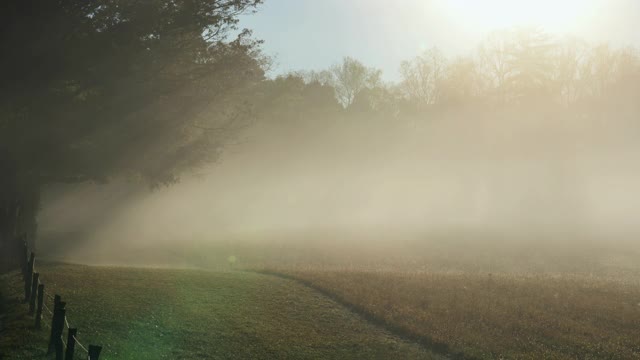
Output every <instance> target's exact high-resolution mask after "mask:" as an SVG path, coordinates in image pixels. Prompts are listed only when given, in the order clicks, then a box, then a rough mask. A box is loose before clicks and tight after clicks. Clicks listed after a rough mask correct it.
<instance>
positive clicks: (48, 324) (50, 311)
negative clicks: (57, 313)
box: [38, 281, 89, 354]
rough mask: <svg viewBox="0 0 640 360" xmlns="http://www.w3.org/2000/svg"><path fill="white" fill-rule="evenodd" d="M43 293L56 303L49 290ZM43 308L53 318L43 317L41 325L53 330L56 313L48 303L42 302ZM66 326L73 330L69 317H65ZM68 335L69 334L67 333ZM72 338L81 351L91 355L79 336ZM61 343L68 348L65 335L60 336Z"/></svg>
mask: <svg viewBox="0 0 640 360" xmlns="http://www.w3.org/2000/svg"><path fill="white" fill-rule="evenodd" d="M38 282H39V283H41V282H40V281H38ZM42 292H43V294H44V296H45V297H47V298H48V299H49V300H51V301H53V302H54V303H55V297H54V295H52V294H51V293H49V292H48V291H47V290H44V289H43V291H42ZM42 307H43V308H44V309H45V310H46V311H47V312H48V313H49V315H51V316H52V317H51V318H50V319H47V318H46V317H45V316H42V317H41V319H40V321H41V322H40V323H41V324H44V325H45V326H46V327H47V328H48V329H51V328H52V326H53V324H52V321H53V315H54V313H53V311H52V310H51V308H49V307H48V306H47V303H46V301H43V302H42ZM47 320H49V321H47ZM64 326H66V328H67V330H68V329H70V328H71V326H70V325H69V321H68V320H67V317H66V316H65V317H64ZM67 334H68V332H67ZM72 337H73V340H75V343H76V345H78V347H79V348H80V349H82V351H84V352H85V353H86V354H89V350H88V349H87V348H86V347H85V346H84V345H82V343H81V342H80V340H79V339H78V337H77V336H75V335H72ZM60 341H62V344H64V347H65V348H66V347H67V342H66V341H65V340H64V334H61V335H60Z"/></svg>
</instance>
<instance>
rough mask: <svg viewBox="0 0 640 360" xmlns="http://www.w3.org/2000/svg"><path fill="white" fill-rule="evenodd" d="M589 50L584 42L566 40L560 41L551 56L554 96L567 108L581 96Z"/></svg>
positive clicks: (574, 39) (571, 39)
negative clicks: (554, 86)
mask: <svg viewBox="0 0 640 360" xmlns="http://www.w3.org/2000/svg"><path fill="white" fill-rule="evenodd" d="M588 55H589V48H588V46H587V44H586V43H585V42H584V41H581V40H579V39H576V38H566V39H564V40H563V41H561V42H560V43H559V44H558V46H557V48H556V52H555V54H554V56H553V63H554V70H553V72H554V75H553V79H554V82H555V84H556V89H555V91H556V96H557V98H558V100H559V102H560V103H561V104H563V105H564V106H569V105H571V104H573V103H575V102H576V101H577V100H578V99H580V97H581V96H582V95H583V92H584V89H583V87H582V86H581V85H582V81H583V79H584V76H585V74H584V70H585V64H586V62H587V60H588Z"/></svg>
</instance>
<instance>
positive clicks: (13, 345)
mask: <svg viewBox="0 0 640 360" xmlns="http://www.w3.org/2000/svg"><path fill="white" fill-rule="evenodd" d="M38 271H39V272H40V273H41V274H42V275H41V276H42V277H41V279H42V281H43V283H45V284H46V287H47V289H48V290H49V291H50V292H55V293H58V294H60V295H62V297H63V300H64V301H67V316H68V319H69V322H70V323H71V326H76V327H78V328H79V332H78V337H79V339H80V341H82V342H83V343H84V344H85V345H86V344H89V343H95V344H100V345H102V346H104V350H103V355H102V356H101V359H154V360H157V359H431V358H438V356H435V355H433V354H432V353H430V352H428V351H427V350H425V349H424V347H422V346H419V345H417V344H415V343H412V342H408V341H405V340H402V339H400V338H398V337H396V336H394V335H392V334H391V333H389V332H388V331H386V330H384V329H382V328H381V327H378V326H375V325H373V324H371V323H369V322H367V321H365V320H363V319H362V318H361V317H359V316H358V315H356V314H354V313H352V312H351V311H349V310H348V309H346V308H345V307H344V306H341V305H339V304H338V303H336V302H335V301H332V300H331V299H329V298H328V297H326V296H324V295H322V294H320V293H319V292H317V291H314V290H313V289H310V288H309V287H305V286H302V285H301V284H300V283H298V282H296V281H292V280H286V279H282V278H278V277H274V276H268V275H261V274H256V273H248V272H208V271H199V270H160V269H134V268H107V267H88V266H80V265H45V266H43V265H39V266H38ZM3 281H4V282H5V284H6V286H5V289H8V292H6V294H5V298H7V299H8V300H9V301H8V305H9V308H10V311H9V316H8V319H7V322H8V327H11V329H12V330H11V332H9V330H8V329H5V330H4V331H5V332H6V336H5V334H3V335H2V336H1V337H0V353H2V352H4V354H5V357H4V358H3V357H2V356H0V358H3V359H38V358H44V350H45V347H46V343H47V331H46V330H44V331H35V330H33V329H31V326H32V319H31V318H29V317H27V316H25V312H26V305H24V304H20V303H17V302H16V301H15V299H17V298H19V297H20V296H21V294H22V287H21V286H22V283H21V279H20V275H18V274H16V273H13V274H11V275H9V276H3ZM12 299H13V300H12ZM16 329H22V330H16Z"/></svg>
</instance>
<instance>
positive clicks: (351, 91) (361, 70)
mask: <svg viewBox="0 0 640 360" xmlns="http://www.w3.org/2000/svg"><path fill="white" fill-rule="evenodd" d="M321 74H322V76H323V77H327V81H329V83H330V84H331V85H332V86H333V87H334V89H335V92H336V97H337V99H338V101H339V102H340V103H341V104H342V106H344V107H345V108H348V107H349V106H350V105H351V104H352V103H353V101H354V100H355V98H356V96H357V95H358V94H359V93H360V92H361V91H363V90H364V89H373V88H375V87H377V86H379V85H380V83H381V78H382V71H381V70H378V69H374V68H369V67H367V66H365V65H364V64H362V63H361V62H360V61H358V60H356V59H353V58H350V57H345V58H344V59H343V60H342V63H340V64H336V65H333V66H332V67H331V68H330V69H329V72H328V73H321ZM329 74H330V76H329Z"/></svg>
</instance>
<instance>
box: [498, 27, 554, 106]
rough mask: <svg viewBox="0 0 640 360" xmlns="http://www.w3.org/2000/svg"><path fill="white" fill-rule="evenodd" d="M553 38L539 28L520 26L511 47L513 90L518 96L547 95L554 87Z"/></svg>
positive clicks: (510, 59) (511, 86)
mask: <svg viewBox="0 0 640 360" xmlns="http://www.w3.org/2000/svg"><path fill="white" fill-rule="evenodd" d="M554 46H555V45H554V44H553V42H552V41H551V37H550V36H549V35H547V34H546V33H544V32H543V31H542V30H540V29H538V28H519V29H516V30H515V33H514V43H513V45H512V46H511V47H510V51H509V53H510V57H509V62H508V66H509V67H510V76H509V83H510V84H509V85H510V91H511V92H512V93H513V94H514V96H515V97H516V98H522V97H525V96H526V97H529V96H540V95H548V94H550V93H551V91H552V90H553V89H552V87H553V81H552V74H553V52H554Z"/></svg>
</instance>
